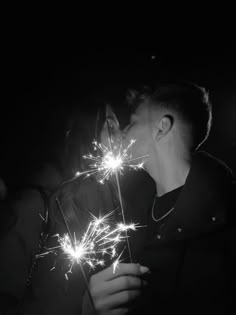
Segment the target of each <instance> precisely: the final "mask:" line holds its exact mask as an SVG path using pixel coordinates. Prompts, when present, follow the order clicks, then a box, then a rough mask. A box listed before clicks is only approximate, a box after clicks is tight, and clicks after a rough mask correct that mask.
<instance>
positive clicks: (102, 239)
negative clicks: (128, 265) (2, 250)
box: [38, 212, 139, 273]
mask: <svg viewBox="0 0 236 315" xmlns="http://www.w3.org/2000/svg"><path fill="white" fill-rule="evenodd" d="M111 213H112V212H110V213H108V214H107V215H105V216H103V217H102V216H100V217H95V216H93V219H92V221H91V222H90V223H89V225H88V228H87V230H86V231H85V233H84V235H83V236H82V238H81V240H77V239H76V237H75V235H74V238H73V240H72V239H71V237H70V236H69V234H68V233H66V234H64V235H63V236H62V237H61V236H59V235H55V236H56V237H57V238H58V243H59V245H58V246H55V247H52V248H48V249H47V251H46V252H44V253H42V254H40V255H38V257H44V256H45V255H47V254H49V253H53V252H54V253H55V251H58V250H61V251H62V254H63V256H65V257H66V258H67V259H68V260H69V271H68V272H71V271H72V268H73V266H74V264H80V265H81V266H83V265H85V264H87V265H88V266H89V267H90V268H92V269H95V268H96V266H105V265H106V263H107V260H110V261H112V260H114V258H115V257H117V256H118V253H117V246H118V244H119V243H120V242H122V241H123V240H124V239H125V238H126V236H124V235H123V234H124V232H126V231H127V230H133V231H135V230H136V228H137V227H139V226H138V225H137V224H134V223H131V224H129V225H126V224H124V223H117V224H115V226H114V228H112V227H111V225H110V224H109V216H110V215H111ZM122 253H123V251H122V252H121V254H122ZM121 254H120V255H119V257H118V258H117V259H116V260H115V262H113V264H114V265H113V270H114V271H115V269H116V267H117V265H118V263H119V261H120V256H121ZM107 257H108V258H107ZM68 272H67V273H68Z"/></svg>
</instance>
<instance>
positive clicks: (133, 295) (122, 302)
mask: <svg viewBox="0 0 236 315" xmlns="http://www.w3.org/2000/svg"><path fill="white" fill-rule="evenodd" d="M147 272H149V269H148V268H147V267H144V266H140V265H139V264H133V263H132V264H122V263H120V264H119V266H118V267H117V269H116V271H115V273H114V272H113V266H110V267H108V268H106V269H104V270H102V271H101V272H98V273H97V274H95V275H93V276H92V277H91V278H90V282H89V289H90V293H91V296H92V298H93V302H94V306H95V309H96V312H97V314H99V315H123V314H127V312H128V310H129V308H130V306H132V304H133V303H134V301H135V300H136V299H137V298H138V297H139V296H140V294H141V291H142V288H143V286H145V285H146V284H147V283H146V281H145V280H142V278H141V276H142V275H143V274H145V273H147ZM87 298H88V297H87ZM87 298H86V299H87ZM85 304H87V305H88V301H87V303H84V305H85ZM86 308H87V307H86ZM87 310H88V308H87ZM85 314H89V312H87V313H86V311H85V310H84V311H83V315H85ZM90 314H91V313H90Z"/></svg>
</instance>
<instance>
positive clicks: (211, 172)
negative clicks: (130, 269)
mask: <svg viewBox="0 0 236 315" xmlns="http://www.w3.org/2000/svg"><path fill="white" fill-rule="evenodd" d="M231 190H232V174H231V171H230V169H229V168H228V167H227V166H226V165H225V164H223V163H222V162H220V161H219V160H217V159H215V158H214V157H212V156H210V155H209V154H207V153H205V152H198V153H197V154H195V156H194V157H193V161H192V165H191V169H190V172H189V175H188V177H187V180H186V182H185V185H184V186H183V188H182V190H181V192H180V195H179V197H178V199H177V202H176V204H175V206H174V207H175V210H174V211H173V212H172V213H171V214H170V215H169V216H168V217H166V219H164V220H163V221H162V225H161V229H160V231H159V233H158V238H156V239H153V240H152V241H151V240H149V241H147V237H146V233H147V229H148V227H147V229H142V230H140V232H139V233H137V234H134V235H133V236H132V238H131V248H136V260H137V261H139V262H140V263H142V264H144V265H145V266H148V267H149V268H150V270H151V274H150V275H149V276H148V279H147V280H148V281H149V286H148V288H147V289H146V291H145V293H144V296H145V297H144V298H142V299H140V300H139V303H138V305H137V307H136V308H135V311H134V312H133V313H132V314H144V313H146V314H158V313H160V314H173V312H175V313H176V312H177V313H181V314H233V311H232V307H233V303H232V301H233V297H235V295H234V291H233V286H235V282H234V280H233V278H234V275H235V272H234V269H235V267H234V266H235V262H236V261H235V254H234V250H233V248H234V246H233V242H234V241H235V236H234V235H235V226H234V223H233V222H231V221H230V218H231V216H232V213H231V212H232V211H235V210H234V209H233V205H232V198H231ZM149 200H150V203H149V205H148V206H147V205H143V211H141V212H140V214H139V215H138V214H137V215H135V213H134V212H133V213H132V214H131V216H132V218H133V220H134V221H138V222H142V224H143V225H145V224H148V217H150V216H151V214H150V208H151V203H152V202H153V195H152V198H149ZM134 208H135V207H134V206H133V207H131V209H134ZM232 223H233V224H232Z"/></svg>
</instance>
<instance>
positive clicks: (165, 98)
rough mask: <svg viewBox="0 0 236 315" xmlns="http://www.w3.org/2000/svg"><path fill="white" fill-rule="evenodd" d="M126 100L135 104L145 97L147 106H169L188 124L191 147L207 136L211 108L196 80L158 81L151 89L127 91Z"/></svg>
mask: <svg viewBox="0 0 236 315" xmlns="http://www.w3.org/2000/svg"><path fill="white" fill-rule="evenodd" d="M128 101H129V103H130V104H133V105H135V107H136V106H137V105H138V103H139V104H140V103H142V102H145V101H147V102H148V104H150V105H151V106H155V107H157V108H163V109H169V110H170V112H171V111H172V112H175V113H176V114H177V115H178V117H179V118H180V119H181V120H182V121H183V124H184V125H186V127H189V131H190V133H191V136H192V137H191V150H196V149H197V148H199V146H200V145H201V144H203V142H205V140H206V139H207V137H208V135H209V132H210V128H211V122H212V110H211V104H210V102H209V97H208V93H207V92H206V90H205V88H203V87H200V86H198V85H196V84H193V83H189V82H187V83H186V82H184V83H182V82H181V83H171V84H162V85H160V86H159V87H158V88H157V89H156V90H154V92H151V90H150V89H149V88H147V87H145V90H144V91H142V92H141V93H134V92H133V94H130V95H129V99H128Z"/></svg>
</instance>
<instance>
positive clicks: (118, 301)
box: [95, 290, 141, 311]
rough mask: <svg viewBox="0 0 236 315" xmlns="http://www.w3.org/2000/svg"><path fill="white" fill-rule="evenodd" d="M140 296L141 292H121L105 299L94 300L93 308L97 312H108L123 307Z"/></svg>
mask: <svg viewBox="0 0 236 315" xmlns="http://www.w3.org/2000/svg"><path fill="white" fill-rule="evenodd" d="M140 295H141V290H127V291H122V292H119V293H116V294H113V295H110V296H108V297H106V298H103V299H99V300H95V307H96V309H97V310H98V311H99V310H102V309H103V310H109V309H114V308H119V307H125V306H127V305H129V304H130V303H132V302H133V301H134V300H135V299H137V298H138V297H139V296H140Z"/></svg>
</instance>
